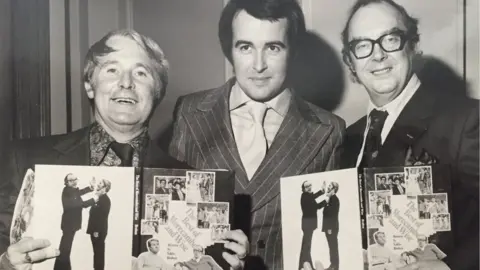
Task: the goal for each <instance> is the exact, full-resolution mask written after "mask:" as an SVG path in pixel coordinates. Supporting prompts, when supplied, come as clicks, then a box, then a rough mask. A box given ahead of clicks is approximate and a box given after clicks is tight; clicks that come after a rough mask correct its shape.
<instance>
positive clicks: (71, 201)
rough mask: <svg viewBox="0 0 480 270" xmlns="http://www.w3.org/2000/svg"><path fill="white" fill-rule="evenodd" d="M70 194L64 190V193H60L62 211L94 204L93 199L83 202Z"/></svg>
mask: <svg viewBox="0 0 480 270" xmlns="http://www.w3.org/2000/svg"><path fill="white" fill-rule="evenodd" d="M71 193H72V192H69V191H67V190H64V192H62V204H63V209H72V208H84V207H88V206H92V205H94V204H95V201H94V200H93V199H89V200H86V201H84V200H82V198H81V197H80V196H76V195H75V194H71Z"/></svg>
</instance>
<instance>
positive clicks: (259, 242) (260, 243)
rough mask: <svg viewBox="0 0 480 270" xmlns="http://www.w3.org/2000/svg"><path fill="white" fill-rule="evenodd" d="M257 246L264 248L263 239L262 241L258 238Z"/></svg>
mask: <svg viewBox="0 0 480 270" xmlns="http://www.w3.org/2000/svg"><path fill="white" fill-rule="evenodd" d="M257 246H258V248H265V241H263V240H258V242H257Z"/></svg>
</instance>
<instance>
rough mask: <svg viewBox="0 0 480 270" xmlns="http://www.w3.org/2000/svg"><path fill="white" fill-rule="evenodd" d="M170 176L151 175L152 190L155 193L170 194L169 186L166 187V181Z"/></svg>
mask: <svg viewBox="0 0 480 270" xmlns="http://www.w3.org/2000/svg"><path fill="white" fill-rule="evenodd" d="M171 177H172V176H159V175H155V176H154V177H153V190H154V193H155V194H163V195H165V194H170V193H171V192H172V190H171V188H169V187H168V185H167V184H168V182H169V180H170V178H171Z"/></svg>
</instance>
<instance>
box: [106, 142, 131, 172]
mask: <svg viewBox="0 0 480 270" xmlns="http://www.w3.org/2000/svg"><path fill="white" fill-rule="evenodd" d="M110 147H111V148H112V150H113V152H115V154H116V155H117V156H118V157H119V158H120V160H121V161H122V162H121V164H120V166H122V167H130V166H132V161H133V147H132V146H131V145H130V144H128V143H119V142H112V143H111V144H110Z"/></svg>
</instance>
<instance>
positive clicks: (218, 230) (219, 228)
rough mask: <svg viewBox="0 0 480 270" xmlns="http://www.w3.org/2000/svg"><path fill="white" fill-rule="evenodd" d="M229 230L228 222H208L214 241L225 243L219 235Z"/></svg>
mask: <svg viewBox="0 0 480 270" xmlns="http://www.w3.org/2000/svg"><path fill="white" fill-rule="evenodd" d="M229 230H230V224H210V235H211V237H212V241H213V242H215V243H225V242H226V241H224V240H222V239H221V237H222V235H223V234H224V233H226V232H228V231H229Z"/></svg>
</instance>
